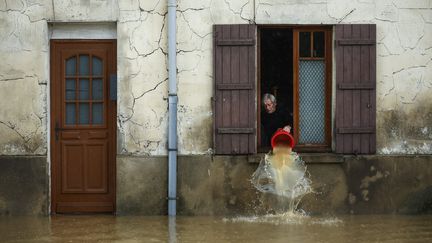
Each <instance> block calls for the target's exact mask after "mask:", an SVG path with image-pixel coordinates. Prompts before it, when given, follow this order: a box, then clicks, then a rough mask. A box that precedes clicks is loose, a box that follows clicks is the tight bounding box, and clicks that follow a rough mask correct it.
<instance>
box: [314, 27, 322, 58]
mask: <svg viewBox="0 0 432 243" xmlns="http://www.w3.org/2000/svg"><path fill="white" fill-rule="evenodd" d="M324 42H325V40H324V32H323V31H320V32H314V33H313V46H314V48H313V49H314V53H313V56H314V57H324Z"/></svg>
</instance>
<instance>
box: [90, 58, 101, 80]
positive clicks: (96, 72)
mask: <svg viewBox="0 0 432 243" xmlns="http://www.w3.org/2000/svg"><path fill="white" fill-rule="evenodd" d="M92 69H93V70H92V74H93V76H102V60H101V59H100V58H97V57H93V63H92Z"/></svg>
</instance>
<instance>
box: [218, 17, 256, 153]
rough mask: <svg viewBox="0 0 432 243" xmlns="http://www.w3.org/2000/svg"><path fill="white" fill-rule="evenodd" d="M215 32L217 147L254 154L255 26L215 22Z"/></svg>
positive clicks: (224, 150)
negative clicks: (217, 23)
mask: <svg viewBox="0 0 432 243" xmlns="http://www.w3.org/2000/svg"><path fill="white" fill-rule="evenodd" d="M214 31H215V33H214V41H213V43H214V44H213V45H214V46H213V48H214V55H215V57H214V82H215V89H214V92H215V94H214V97H215V99H214V103H215V104H214V107H215V109H214V132H213V135H214V150H215V153H216V154H253V153H256V107H255V103H256V102H255V99H256V98H255V71H256V67H255V52H256V49H255V48H256V47H255V43H256V41H255V39H256V26H255V25H215V26H214ZM251 64H253V65H251Z"/></svg>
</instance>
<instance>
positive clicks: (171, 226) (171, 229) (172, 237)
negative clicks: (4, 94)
mask: <svg viewBox="0 0 432 243" xmlns="http://www.w3.org/2000/svg"><path fill="white" fill-rule="evenodd" d="M168 242H169V243H176V242H177V230H176V217H175V216H174V217H172V216H168Z"/></svg>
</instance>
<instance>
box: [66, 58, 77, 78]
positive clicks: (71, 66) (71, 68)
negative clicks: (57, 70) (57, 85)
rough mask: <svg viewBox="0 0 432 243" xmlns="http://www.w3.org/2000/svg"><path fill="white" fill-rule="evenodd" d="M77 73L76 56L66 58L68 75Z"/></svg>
mask: <svg viewBox="0 0 432 243" xmlns="http://www.w3.org/2000/svg"><path fill="white" fill-rule="evenodd" d="M75 74H76V58H75V57H72V58H69V59H67V60H66V76H73V75H75Z"/></svg>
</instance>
